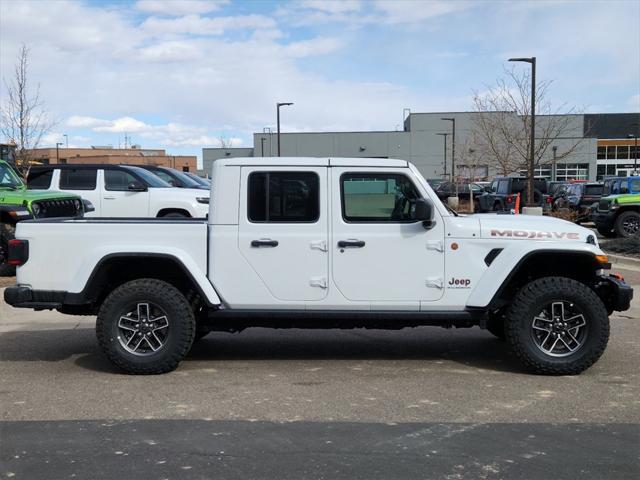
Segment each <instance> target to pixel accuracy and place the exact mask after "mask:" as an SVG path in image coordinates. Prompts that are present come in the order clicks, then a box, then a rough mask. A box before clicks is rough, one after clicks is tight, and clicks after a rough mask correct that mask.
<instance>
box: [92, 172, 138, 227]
mask: <svg viewBox="0 0 640 480" xmlns="http://www.w3.org/2000/svg"><path fill="white" fill-rule="evenodd" d="M102 172H103V174H104V181H103V188H102V199H101V201H102V203H101V205H102V213H101V216H102V217H148V216H149V192H148V191H146V192H132V191H130V190H129V185H130V184H131V183H132V182H140V180H138V179H137V178H136V177H134V176H133V175H131V174H130V173H129V172H126V171H124V170H117V169H116V170H102Z"/></svg>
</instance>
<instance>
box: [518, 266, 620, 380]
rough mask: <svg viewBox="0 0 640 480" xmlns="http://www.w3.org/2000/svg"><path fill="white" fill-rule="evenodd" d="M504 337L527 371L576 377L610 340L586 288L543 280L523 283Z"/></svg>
mask: <svg viewBox="0 0 640 480" xmlns="http://www.w3.org/2000/svg"><path fill="white" fill-rule="evenodd" d="M505 337H506V340H507V342H508V343H509V346H510V347H511V349H512V350H513V352H514V353H515V355H516V356H517V357H518V358H519V359H520V360H521V361H522V363H523V364H524V365H525V367H527V368H528V369H529V370H531V371H533V372H534V373H541V374H546V375H576V374H578V373H580V372H582V371H584V370H586V369H587V368H589V367H590V366H591V365H593V364H594V363H595V362H596V361H597V360H598V359H599V358H600V356H601V355H602V352H604V349H605V347H606V346H607V342H608V340H609V318H608V317H607V310H606V308H605V306H604V304H603V303H602V301H601V300H600V298H599V297H598V296H597V295H596V294H595V292H594V291H593V290H591V289H590V288H589V287H587V286H586V285H584V284H582V283H580V282H578V281H576V280H573V279H570V278H564V277H544V278H540V279H538V280H534V281H532V282H530V283H528V284H527V285H525V286H524V287H523V288H522V289H521V290H520V291H519V292H518V293H517V295H516V296H515V298H514V301H513V303H512V304H511V306H510V308H509V311H508V313H507V319H506V322H505Z"/></svg>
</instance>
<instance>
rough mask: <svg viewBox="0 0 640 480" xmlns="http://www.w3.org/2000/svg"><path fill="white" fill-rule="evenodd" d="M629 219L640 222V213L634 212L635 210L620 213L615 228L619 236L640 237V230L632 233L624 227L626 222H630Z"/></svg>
mask: <svg viewBox="0 0 640 480" xmlns="http://www.w3.org/2000/svg"><path fill="white" fill-rule="evenodd" d="M629 221H634V222H639V223H640V213H638V212H633V211H627V212H622V213H621V214H620V215H618V218H616V223H615V226H614V230H615V232H616V234H617V236H618V237H621V238H638V237H640V230H637V231H636V232H635V234H633V233H630V232H629V231H628V230H627V229H625V228H624V224H625V222H629Z"/></svg>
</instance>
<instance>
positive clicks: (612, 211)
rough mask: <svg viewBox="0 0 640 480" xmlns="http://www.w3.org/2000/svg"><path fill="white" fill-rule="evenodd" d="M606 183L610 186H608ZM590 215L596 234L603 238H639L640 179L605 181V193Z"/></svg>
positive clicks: (629, 178)
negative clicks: (596, 229)
mask: <svg viewBox="0 0 640 480" xmlns="http://www.w3.org/2000/svg"><path fill="white" fill-rule="evenodd" d="M608 182H609V183H610V185H608ZM607 191H609V192H610V194H609V195H607V196H604V197H602V198H601V199H600V202H599V203H598V208H597V209H596V210H595V211H594V212H593V214H592V215H591V219H592V220H593V222H594V223H595V224H596V227H597V228H598V232H600V233H601V234H602V235H604V236H605V237H623V238H639V237H640V177H628V178H614V179H608V180H606V181H605V193H606V192H607Z"/></svg>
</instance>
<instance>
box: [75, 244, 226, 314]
mask: <svg viewBox="0 0 640 480" xmlns="http://www.w3.org/2000/svg"><path fill="white" fill-rule="evenodd" d="M141 278H153V279H157V280H163V281H165V282H167V283H169V284H171V285H173V286H174V287H176V288H177V289H178V290H180V291H181V292H182V293H183V294H184V295H185V296H189V295H193V293H195V294H197V295H198V296H199V297H200V298H201V299H202V301H203V302H204V303H205V304H206V305H207V306H210V307H213V306H216V305H219V303H220V301H219V298H213V299H212V298H210V295H207V293H206V292H205V289H204V288H203V286H202V285H201V284H200V283H199V281H198V280H197V279H196V278H195V277H194V275H193V274H192V273H191V271H190V270H189V269H188V268H187V267H186V266H185V265H184V263H183V262H182V261H181V260H180V259H179V258H177V257H175V256H173V255H170V254H166V253H133V252H131V253H129V252H127V253H124V252H119V253H113V254H109V255H106V256H104V257H103V258H101V259H100V261H99V262H98V263H97V264H96V266H95V267H94V269H93V271H92V272H91V274H90V275H89V278H88V280H87V282H86V284H85V286H84V288H83V289H82V291H81V292H79V293H67V295H66V296H65V304H68V305H92V306H97V305H99V304H100V303H101V302H102V300H104V298H105V297H106V296H107V295H108V294H109V293H110V292H112V291H113V290H115V289H116V288H118V287H119V286H120V285H122V284H124V283H126V282H129V281H131V280H136V279H141ZM214 294H215V295H216V297H217V294H216V293H215V290H214ZM216 301H217V303H214V302H216Z"/></svg>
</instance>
